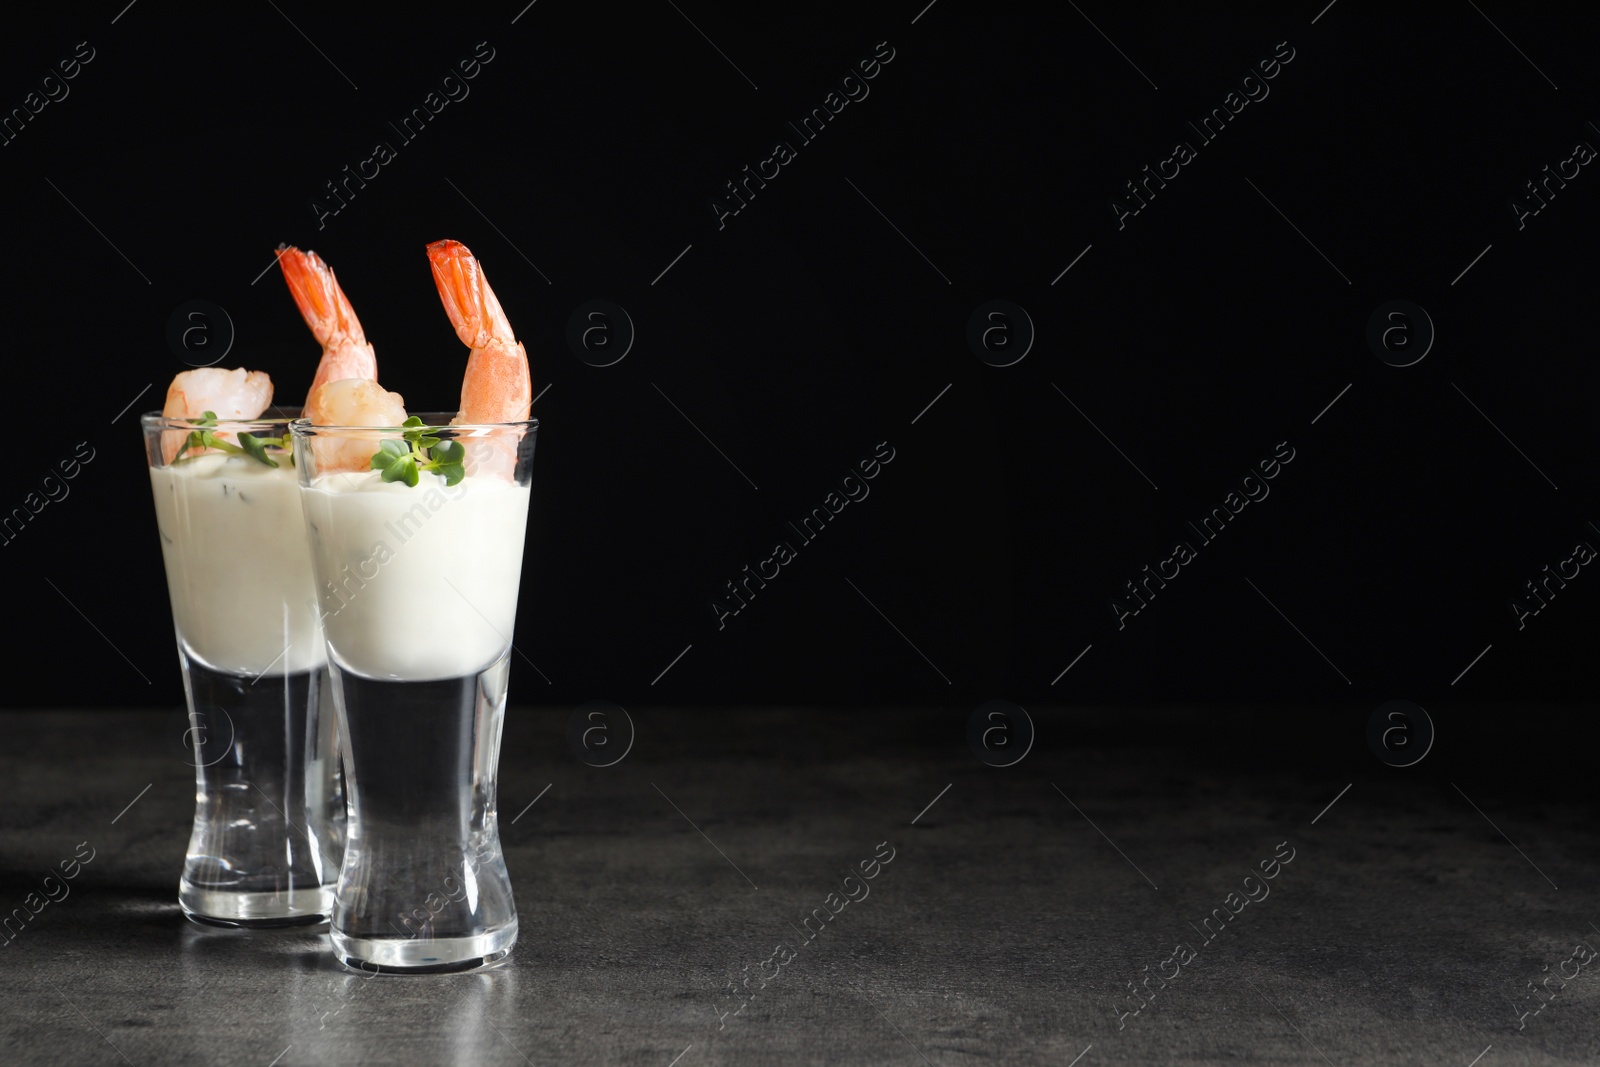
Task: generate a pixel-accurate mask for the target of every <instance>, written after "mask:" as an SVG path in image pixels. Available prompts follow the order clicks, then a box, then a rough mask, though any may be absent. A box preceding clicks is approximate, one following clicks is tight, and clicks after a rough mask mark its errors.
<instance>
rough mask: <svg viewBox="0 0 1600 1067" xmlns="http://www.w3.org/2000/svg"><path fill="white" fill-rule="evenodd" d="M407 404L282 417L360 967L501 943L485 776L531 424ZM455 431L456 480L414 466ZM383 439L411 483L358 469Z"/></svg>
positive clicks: (340, 937)
mask: <svg viewBox="0 0 1600 1067" xmlns="http://www.w3.org/2000/svg"><path fill="white" fill-rule="evenodd" d="M419 417H420V418H422V419H423V421H424V422H425V423H426V424H427V425H428V429H426V431H424V432H420V433H419V432H418V431H415V430H412V431H407V430H405V429H403V428H401V427H391V428H371V427H337V426H312V425H311V424H309V423H308V422H306V421H305V420H303V419H302V420H297V421H295V422H294V423H292V424H291V425H292V429H293V432H294V448H295V464H296V469H297V470H298V472H299V477H300V486H301V490H300V492H301V498H302V501H303V503H304V511H305V522H306V529H307V531H308V533H309V535H310V541H311V550H312V551H311V555H312V565H313V569H314V572H315V575H316V581H317V590H318V595H319V596H320V597H321V608H322V617H323V624H324V628H325V632H326V635H327V646H328V660H329V667H330V672H331V675H332V678H333V699H334V704H335V706H336V708H337V709H338V715H339V725H340V731H341V735H342V737H343V739H344V753H343V754H344V767H345V783H346V786H347V788H348V789H349V801H350V821H349V827H348V839H347V842H346V848H345V855H344V869H343V871H342V872H341V873H340V876H339V887H338V893H337V895H336V899H335V902H334V912H333V920H332V923H331V926H330V932H331V935H332V939H333V946H334V950H335V953H336V954H337V956H338V958H339V959H340V960H341V961H342V962H343V963H345V964H346V965H347V966H351V967H361V968H364V969H366V970H369V971H370V970H371V968H373V967H377V968H379V969H381V970H383V971H388V970H403V971H414V972H418V971H461V970H471V969H473V968H477V967H482V966H485V965H487V964H491V963H494V962H495V961H497V960H500V959H502V958H504V957H505V955H506V954H507V953H508V952H510V951H511V946H512V945H513V944H515V943H516V939H517V912H516V905H515V903H514V902H513V900H512V896H511V879H510V876H509V875H508V874H507V873H506V865H505V859H504V857H503V856H502V855H501V851H500V830H499V815H498V810H497V807H496V803H497V802H496V783H497V776H498V770H499V762H500V733H501V727H502V724H503V722H504V718H505V705H506V679H507V675H508V657H509V655H510V651H511V630H512V626H513V624H514V623H515V619H516V610H517V590H518V586H519V584H520V581H521V576H522V549H523V539H524V534H525V531H526V529H527V522H528V505H529V500H530V497H531V491H530V488H529V485H530V478H531V475H532V470H533V447H534V439H535V436H536V433H537V430H538V422H537V421H536V420H528V421H525V422H515V423H502V424H495V425H460V426H452V425H449V422H450V419H451V416H450V415H449V414H424V415H421V416H419ZM408 433H409V435H410V437H411V438H412V439H413V440H408V439H407V435H408ZM416 438H426V439H436V440H437V442H438V443H437V444H434V445H431V446H429V445H427V444H426V443H425V440H415V439H416ZM453 443H454V444H459V445H460V446H461V447H462V451H463V455H464V462H463V463H462V471H464V476H462V477H460V478H459V480H457V481H456V482H455V484H450V477H449V476H448V472H443V473H441V472H434V471H428V470H425V469H421V468H424V467H426V466H427V465H428V463H429V462H430V461H435V460H437V458H438V457H439V456H441V455H442V454H446V453H448V452H449V451H451V450H452V449H453V448H454V444H453ZM386 445H387V447H389V448H390V449H391V450H396V449H398V450H400V451H401V452H408V453H410V454H411V455H412V456H413V457H414V460H415V464H416V467H417V470H416V473H415V478H416V484H415V485H410V484H407V482H406V481H405V480H400V479H397V480H391V481H384V480H383V475H382V474H381V473H380V472H379V471H378V470H375V469H374V468H373V465H372V460H373V457H374V456H375V455H379V454H381V453H382V452H383V449H384V448H385V447H386ZM413 449H415V450H416V451H413ZM422 449H427V450H428V451H427V453H426V455H424V454H422V452H421V450H422ZM387 458H388V459H389V460H390V461H392V460H393V459H394V455H393V452H392V451H391V454H390V455H389V456H388V457H387Z"/></svg>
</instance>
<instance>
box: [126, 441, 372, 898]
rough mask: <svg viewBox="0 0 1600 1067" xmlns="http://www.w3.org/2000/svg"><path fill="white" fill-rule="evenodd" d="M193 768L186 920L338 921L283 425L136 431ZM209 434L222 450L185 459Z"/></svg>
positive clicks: (325, 769)
mask: <svg viewBox="0 0 1600 1067" xmlns="http://www.w3.org/2000/svg"><path fill="white" fill-rule="evenodd" d="M141 423H142V425H143V429H144V439H145V452H146V455H147V458H148V460H149V465H150V486H151V489H152V491H153V493H154V499H155V512H156V526H157V529H158V532H159V533H160V537H161V554H162V557H163V559H164V560H165V563H166V571H167V592H168V594H169V595H170V597H171V601H172V621H173V624H174V628H175V629H176V631H177V638H178V662H179V665H180V668H181V669H182V671H183V687H184V694H185V697H186V700H187V704H188V711H189V729H188V731H187V733H186V739H187V741H188V742H189V743H190V745H191V748H192V752H193V761H194V765H195V815H194V826H193V830H192V831H191V834H190V838H189V851H188V855H187V857H186V858H185V860H184V865H183V874H182V877H181V878H180V879H179V882H178V901H179V904H180V905H181V906H182V908H183V911H184V914H186V915H187V916H188V917H189V918H191V919H194V920H196V921H199V922H208V923H216V924H221V925H228V926H247V927H248V926H288V925H297V924H308V923H318V922H322V921H324V920H326V919H327V918H328V917H329V915H331V914H332V906H333V883H334V881H335V880H336V878H337V876H338V869H339V863H340V859H341V855H342V850H343V836H344V796H343V789H342V785H341V783H340V780H339V757H338V752H337V743H336V739H335V735H334V717H333V715H332V709H331V707H330V706H329V703H328V695H329V693H330V692H331V686H330V683H329V679H328V672H327V666H326V663H327V654H326V649H325V645H324V641H323V636H322V627H321V624H320V621H319V619H318V610H317V601H316V589H315V585H314V583H313V580H312V576H311V575H312V572H311V550H310V547H309V545H308V544H307V542H306V535H305V521H304V518H303V516H302V514H301V510H300V490H299V484H298V481H297V479H296V477H295V472H294V468H293V467H292V466H291V464H290V457H291V455H292V453H291V452H290V451H288V450H282V451H279V450H276V449H269V448H263V449H262V450H261V453H260V456H261V458H257V457H255V456H251V455H249V454H242V451H243V450H241V449H240V448H239V444H238V442H239V435H240V434H252V435H254V436H255V437H257V438H258V439H268V438H277V439H278V440H280V441H281V440H282V439H283V437H284V436H285V435H286V434H287V433H288V423H287V421H271V420H256V421H248V422H221V423H215V424H210V423H208V424H201V423H198V422H190V421H186V420H183V419H169V418H166V417H164V416H162V415H161V414H160V413H157V412H152V413H150V414H147V415H144V416H143V417H142V419H141ZM198 431H209V432H211V433H213V434H215V435H216V439H218V440H220V441H222V442H223V444H224V445H225V446H226V449H220V448H209V447H198V446H195V447H191V446H190V442H191V434H194V433H196V432H198Z"/></svg>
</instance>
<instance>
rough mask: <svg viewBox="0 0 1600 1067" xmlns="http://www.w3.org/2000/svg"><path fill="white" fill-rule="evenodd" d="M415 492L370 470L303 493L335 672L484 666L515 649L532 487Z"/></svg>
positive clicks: (469, 484)
mask: <svg viewBox="0 0 1600 1067" xmlns="http://www.w3.org/2000/svg"><path fill="white" fill-rule="evenodd" d="M420 479H421V480H420V481H419V482H418V484H417V485H416V487H414V488H413V487H411V486H407V485H406V484H405V483H404V482H384V481H383V480H382V477H381V475H380V474H379V473H378V472H377V471H364V472H362V473H359V474H328V475H323V476H320V477H318V478H317V479H316V481H315V483H314V484H312V485H310V486H306V487H304V488H303V489H302V490H301V493H302V499H303V501H304V505H305V517H306V524H307V527H308V530H309V533H310V538H311V550H312V554H313V557H314V559H315V561H316V571H317V579H318V582H317V587H318V595H319V596H320V598H321V602H322V611H323V625H324V626H325V627H326V630H327V637H328V645H329V648H330V650H331V652H332V654H333V657H334V660H335V662H337V663H338V665H339V667H340V669H342V670H350V671H354V672H355V673H356V674H360V675H364V676H366V677H369V678H380V679H392V680H397V681H426V680H430V679H440V678H458V677H463V676H466V675H469V674H475V673H477V672H479V671H482V670H484V669H485V668H486V667H488V666H489V665H490V664H492V663H493V662H494V661H495V660H496V659H498V658H499V657H500V656H502V655H504V654H505V652H506V650H507V649H508V648H509V647H510V644H511V629H512V626H513V625H514V624H515V622H516V614H517V587H518V585H519V583H520V581H521V578H522V545H523V535H524V532H525V530H526V528H527V525H528V501H529V497H530V493H529V490H528V489H527V487H525V486H518V485H517V484H515V483H514V482H511V481H507V480H502V479H499V478H493V477H473V476H468V477H467V478H466V479H465V480H464V481H462V482H460V483H458V484H457V485H454V486H446V485H445V482H444V479H443V478H441V477H440V476H439V475H436V474H430V473H423V474H421V475H420Z"/></svg>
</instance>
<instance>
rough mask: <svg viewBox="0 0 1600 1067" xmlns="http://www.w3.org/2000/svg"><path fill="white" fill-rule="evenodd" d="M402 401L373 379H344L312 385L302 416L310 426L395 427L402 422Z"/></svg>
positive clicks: (404, 416) (404, 410)
mask: <svg viewBox="0 0 1600 1067" xmlns="http://www.w3.org/2000/svg"><path fill="white" fill-rule="evenodd" d="M405 403H406V402H405V397H403V396H401V395H400V394H399V393H391V392H389V391H388V390H387V389H385V388H384V387H383V386H381V385H379V384H378V383H377V382H375V381H371V380H370V379H365V378H344V379H340V380H339V381H333V382H327V383H326V384H324V385H319V386H316V387H314V388H313V389H312V390H311V395H310V396H309V397H307V398H306V410H305V417H306V418H308V419H310V420H311V423H312V425H314V426H399V425H400V424H401V423H402V422H405V421H406V406H405Z"/></svg>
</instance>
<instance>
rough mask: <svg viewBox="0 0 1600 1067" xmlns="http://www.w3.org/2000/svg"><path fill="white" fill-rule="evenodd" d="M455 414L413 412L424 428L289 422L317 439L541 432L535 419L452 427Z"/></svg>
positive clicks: (294, 431)
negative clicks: (414, 433) (336, 435)
mask: <svg viewBox="0 0 1600 1067" xmlns="http://www.w3.org/2000/svg"><path fill="white" fill-rule="evenodd" d="M456 414H457V413H456V412H454V411H413V412H411V413H410V414H408V415H407V416H406V417H407V418H417V419H421V420H422V425H421V426H324V425H321V424H319V423H314V422H312V421H311V420H310V419H307V418H304V417H301V418H295V419H290V420H289V432H290V433H292V434H294V436H295V437H297V438H298V437H315V436H317V435H318V434H322V433H330V432H332V433H350V432H354V431H357V430H360V431H365V432H367V433H406V432H408V431H411V430H430V431H436V430H444V431H447V432H459V431H463V430H538V428H539V420H538V419H536V418H533V417H531V416H530V417H529V418H526V419H520V420H518V421H515V422H461V423H452V422H451V421H450V420H451V419H453V418H455V417H456Z"/></svg>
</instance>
